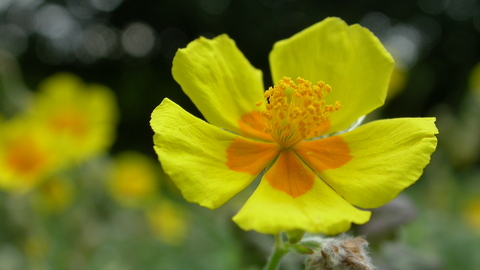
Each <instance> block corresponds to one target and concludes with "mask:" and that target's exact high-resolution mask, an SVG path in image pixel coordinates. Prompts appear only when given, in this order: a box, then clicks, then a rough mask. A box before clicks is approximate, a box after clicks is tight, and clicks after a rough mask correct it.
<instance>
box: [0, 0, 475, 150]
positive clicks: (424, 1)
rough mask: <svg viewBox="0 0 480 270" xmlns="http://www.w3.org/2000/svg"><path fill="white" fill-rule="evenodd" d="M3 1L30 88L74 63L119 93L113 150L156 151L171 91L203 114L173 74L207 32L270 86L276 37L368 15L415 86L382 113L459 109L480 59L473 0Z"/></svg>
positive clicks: (5, 35) (7, 31) (13, 48)
mask: <svg viewBox="0 0 480 270" xmlns="http://www.w3.org/2000/svg"><path fill="white" fill-rule="evenodd" d="M4 2H5V4H2V5H3V6H0V26H1V30H0V48H3V49H4V50H7V51H10V52H11V53H13V54H14V55H15V56H16V57H17V59H18V62H19V64H20V68H21V73H22V74H23V78H24V81H25V83H26V85H27V86H28V87H29V88H31V89H35V88H36V87H37V85H38V83H39V82H40V81H41V80H42V79H44V78H46V77H48V76H50V75H52V74H54V73H56V72H59V71H69V72H73V73H75V74H77V75H79V76H81V77H82V78H83V79H84V80H85V81H87V82H96V83H101V84H105V85H107V86H109V87H110V88H112V89H113V90H114V91H115V92H116V93H117V97H118V102H119V106H120V109H121V122H120V125H119V127H118V139H117V142H116V144H115V145H114V147H113V151H114V152H115V151H120V150H123V149H126V148H128V149H135V150H140V151H142V152H145V153H149V154H153V151H152V150H151V145H152V142H151V135H152V132H151V131H150V127H149V125H148V121H149V117H150V113H151V111H152V110H153V109H154V108H155V106H157V105H158V104H159V103H160V102H161V100H162V99H163V98H164V97H169V98H171V99H173V100H174V101H176V102H177V103H179V104H180V105H182V106H183V107H184V108H185V109H186V110H188V111H190V112H192V113H194V114H196V115H198V116H200V117H201V115H200V114H199V113H198V111H197V110H196V109H195V107H194V106H193V105H192V104H191V103H190V101H189V100H188V99H187V98H186V96H185V95H184V94H183V93H182V91H181V89H180V87H179V86H178V85H177V84H176V82H175V81H174V80H173V78H172V76H171V63H172V58H173V56H174V54H175V51H176V49H177V48H181V47H185V46H186V44H188V42H190V41H192V40H193V39H195V38H197V37H199V36H201V35H202V36H206V37H214V36H216V35H219V34H222V33H227V34H228V35H230V37H232V38H233V39H234V40H235V41H236V42H237V45H238V47H239V48H240V50H241V51H242V52H243V53H244V54H245V56H246V57H247V58H248V59H249V60H250V62H251V63H252V64H253V65H254V66H255V67H257V68H259V69H261V70H262V71H263V72H264V80H265V87H268V86H269V85H271V79H270V72H269V65H268V53H269V51H270V50H271V48H272V46H273V44H274V43H275V42H276V41H278V40H280V39H284V38H288V37H290V36H291V35H293V34H295V33H297V32H298V31H300V30H302V29H304V28H306V27H308V26H310V25H312V24H314V23H316V22H318V21H321V20H322V19H324V18H325V17H328V16H338V17H340V18H342V19H343V20H345V21H346V22H347V23H348V24H354V23H360V24H362V25H363V26H366V27H368V28H369V29H371V30H372V31H373V32H374V33H375V34H376V35H377V36H378V37H379V38H380V39H381V40H382V42H384V43H385V44H386V46H387V49H389V50H390V49H391V48H392V47H393V48H394V49H395V48H397V49H398V48H400V51H402V50H404V51H403V52H400V53H399V56H396V57H395V58H396V59H397V60H400V61H401V62H403V63H404V66H405V67H406V68H407V70H408V74H409V76H408V77H409V79H408V82H407V86H406V87H405V90H404V91H403V92H402V93H400V94H399V95H398V96H397V97H396V98H395V99H394V100H393V101H392V102H390V103H389V104H388V105H387V106H386V107H385V108H383V111H382V113H383V117H399V116H402V117H404V116H405V117H406V116H425V115H429V114H431V111H432V108H434V107H435V106H436V105H438V104H444V105H445V104H446V105H447V106H448V107H449V108H451V109H452V110H453V111H456V110H457V109H458V107H459V106H460V104H461V100H462V98H463V96H464V93H465V92H466V91H467V89H468V77H469V74H470V71H471V69H472V68H473V67H474V65H476V64H477V63H478V62H479V59H480V50H479V37H480V35H479V30H480V4H479V3H478V2H477V1H473V0H456V1H446V0H443V1H442V0H407V1H384V0H364V1H320V0H317V1H313V0H304V1H301V0H245V1H239V0H217V1H215V0H184V1H160V0H157V1H133V0H124V1H122V0H91V1H85V0H65V1H60V0H58V1H53V0H52V1H47V0H45V1H42V0H19V1H10V2H9V1H4ZM59 10H60V11H59ZM45 14H46V15H45ZM132 24H133V25H136V26H139V27H136V28H135V27H131V26H132ZM98 26H101V27H100V28H101V29H100V28H98ZM95 27H97V28H95ZM130 27H131V28H130ZM45 29H46V30H45ZM52 29H53V30H52ZM98 29H100V30H98ZM128 29H130V30H131V31H127V30H128ZM102 31H103V32H102ZM127 32H128V33H127ZM105 33H107V34H105ZM128 38H129V40H130V41H122V40H123V39H125V40H127V39H128ZM127 43H128V44H130V45H128V44H127ZM392 44H393V45H392ZM389 45H391V46H389ZM129 46H130V47H129ZM128 48H130V49H128ZM132 48H133V49H132ZM392 53H393V52H392ZM393 54H394V53H393ZM402 58H403V59H402Z"/></svg>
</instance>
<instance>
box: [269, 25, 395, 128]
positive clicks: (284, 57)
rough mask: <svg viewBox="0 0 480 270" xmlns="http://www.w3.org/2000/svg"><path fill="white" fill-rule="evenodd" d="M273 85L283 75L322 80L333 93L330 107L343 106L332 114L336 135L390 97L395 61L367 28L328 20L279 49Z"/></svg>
mask: <svg viewBox="0 0 480 270" xmlns="http://www.w3.org/2000/svg"><path fill="white" fill-rule="evenodd" d="M270 66H271V68H272V76H273V80H274V83H276V82H278V81H279V80H281V79H282V78H283V77H284V76H287V77H291V78H293V79H296V78H297V77H302V78H304V79H307V80H309V81H311V82H317V81H320V80H322V81H324V82H325V83H327V84H329V85H330V86H331V87H332V89H333V91H332V92H331V93H330V94H328V95H327V96H326V98H325V99H326V104H334V103H335V101H337V100H338V101H340V103H341V104H342V108H341V109H340V110H339V111H337V112H335V113H334V114H332V115H331V116H330V117H329V119H330V122H331V127H330V130H329V131H328V132H327V133H332V132H336V131H340V130H344V129H346V128H348V127H349V126H350V125H351V124H352V123H353V122H354V121H355V120H356V119H358V118H359V117H361V116H363V115H366V114H368V113H369V112H371V111H372V110H374V109H375V108H377V107H379V106H381V105H382V104H383V103H384V101H385V97H386V94H387V89H388V85H389V80H390V75H391V73H392V71H393V67H394V61H393V58H392V57H391V56H390V54H389V53H388V52H387V51H386V50H385V48H384V47H383V45H382V44H381V43H380V41H379V40H378V39H377V38H376V37H375V36H374V35H373V34H372V33H371V32H370V31H369V30H367V29H366V28H363V27H361V26H359V25H352V26H348V25H347V24H346V23H345V22H344V21H342V20H341V19H339V18H327V19H325V20H323V21H322V22H320V23H317V24H315V25H313V26H311V27H309V28H307V29H305V30H304V31H302V32H300V33H298V34H296V35H294V36H292V37H291V38H289V39H286V40H283V41H279V42H277V43H276V44H275V46H274V48H273V50H272V52H271V54H270Z"/></svg>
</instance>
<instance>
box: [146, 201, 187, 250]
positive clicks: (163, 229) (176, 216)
mask: <svg viewBox="0 0 480 270" xmlns="http://www.w3.org/2000/svg"><path fill="white" fill-rule="evenodd" d="M147 220H148V223H149V224H150V227H151V229H152V231H153V233H154V234H155V235H156V236H157V237H158V238H159V239H160V240H162V241H163V242H165V243H168V244H171V245H179V244H181V243H182V242H183V241H184V240H185V237H186V236H187V229H188V224H187V213H186V211H185V210H184V209H183V208H182V207H180V206H179V205H176V204H174V203H172V202H170V201H167V200H162V201H160V202H158V203H157V204H156V205H155V206H154V207H151V208H149V209H148V210H147Z"/></svg>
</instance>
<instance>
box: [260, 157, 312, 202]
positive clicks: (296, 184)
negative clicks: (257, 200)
mask: <svg viewBox="0 0 480 270" xmlns="http://www.w3.org/2000/svg"><path fill="white" fill-rule="evenodd" d="M315 176H316V175H315V173H314V172H313V171H312V170H311V169H310V168H308V167H307V166H305V164H304V163H303V162H302V161H301V160H300V158H299V157H298V156H297V155H296V154H295V152H294V151H292V150H284V151H282V152H281V153H280V156H279V157H278V159H277V161H276V162H275V164H274V165H273V166H272V168H270V169H269V170H268V171H267V173H266V174H265V179H266V180H267V181H268V183H269V184H270V185H271V186H272V187H273V188H274V189H277V190H280V191H283V192H285V193H286V194H287V195H289V196H291V197H292V198H296V197H298V196H301V195H303V194H305V193H307V192H308V191H310V190H311V189H312V188H313V183H314V180H315Z"/></svg>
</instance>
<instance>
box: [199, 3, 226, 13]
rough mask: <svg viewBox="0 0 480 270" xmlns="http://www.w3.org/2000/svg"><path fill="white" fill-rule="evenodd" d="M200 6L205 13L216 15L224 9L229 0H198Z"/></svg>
mask: <svg viewBox="0 0 480 270" xmlns="http://www.w3.org/2000/svg"><path fill="white" fill-rule="evenodd" d="M198 2H199V4H200V7H201V8H202V9H203V10H204V11H205V12H207V13H210V14H213V15H217V14H221V13H223V12H224V11H225V9H226V8H227V7H228V5H229V4H230V0H199V1H198Z"/></svg>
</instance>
